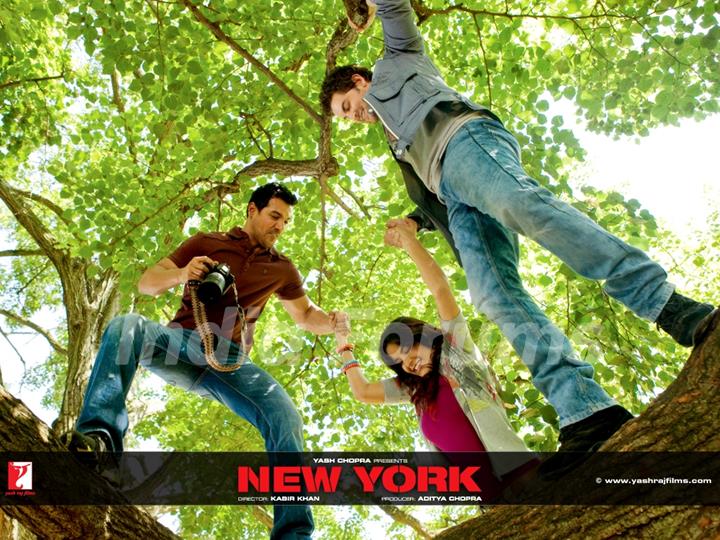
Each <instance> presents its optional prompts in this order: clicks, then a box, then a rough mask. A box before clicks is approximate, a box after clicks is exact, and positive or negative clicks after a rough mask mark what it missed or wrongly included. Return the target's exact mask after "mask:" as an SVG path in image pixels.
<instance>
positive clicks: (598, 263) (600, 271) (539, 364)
mask: <svg viewBox="0 0 720 540" xmlns="http://www.w3.org/2000/svg"><path fill="white" fill-rule="evenodd" d="M440 196H441V198H442V199H443V200H444V202H445V204H446V205H447V208H448V217H449V221H450V230H451V232H452V235H453V239H454V240H455V244H456V246H457V249H458V251H459V252H460V257H461V259H462V263H463V266H464V268H465V272H466V274H467V278H468V279H467V281H468V286H469V288H470V295H471V297H472V300H473V303H474V304H475V307H476V308H477V309H478V310H479V311H481V312H482V313H485V314H486V315H487V316H488V317H489V318H490V319H491V320H492V321H493V322H495V323H496V324H497V325H498V327H499V328H500V330H501V331H502V333H503V334H504V335H505V337H507V339H508V340H509V341H510V343H511V344H512V346H513V348H514V349H515V351H517V353H518V355H519V356H520V357H521V358H522V360H523V362H524V363H525V364H526V365H527V366H528V368H529V369H530V373H531V374H532V376H533V382H534V384H535V386H536V387H537V388H538V389H539V390H540V391H541V392H542V393H543V394H544V395H545V397H546V398H547V399H548V401H549V402H550V403H551V404H552V406H553V407H554V408H555V410H556V411H557V412H558V415H559V417H560V426H561V427H564V426H566V425H568V424H571V423H573V422H577V421H578V420H582V419H583V418H586V417H587V416H590V415H591V414H592V413H594V412H596V411H598V410H601V409H604V408H607V407H609V406H611V405H613V404H614V403H615V402H614V401H613V399H612V398H610V396H608V395H607V393H605V391H604V390H603V389H602V388H601V387H600V385H598V384H597V383H596V382H595V381H594V380H593V369H592V367H591V366H590V365H589V364H587V363H585V362H581V361H580V360H579V359H578V357H577V355H576V354H575V352H574V351H573V350H572V347H571V345H570V342H569V341H568V339H567V337H566V336H565V335H564V334H563V333H562V332H561V331H560V330H559V329H558V328H557V327H556V326H555V325H554V324H553V323H552V322H551V321H550V320H549V319H548V318H547V316H546V315H545V314H544V313H543V312H542V311H541V310H540V308H538V306H537V305H536V304H535V302H534V301H533V300H532V298H530V296H529V295H528V293H527V291H526V290H525V288H524V287H523V285H522V282H521V280H520V276H519V274H518V269H517V264H518V243H517V236H516V234H522V235H524V236H527V237H528V238H532V239H533V240H534V241H536V242H537V243H538V244H540V245H541V246H543V247H544V248H546V249H548V250H549V251H551V252H552V253H554V254H555V255H557V256H558V257H559V258H560V259H562V260H563V261H564V262H565V263H566V264H567V265H568V266H570V267H571V268H572V269H573V270H575V271H576V272H577V273H578V274H580V275H582V276H585V277H587V278H592V279H597V280H604V281H605V283H604V285H603V287H604V289H605V291H606V292H607V293H608V294H609V295H610V296H612V297H614V298H616V299H617V300H619V301H620V302H622V303H623V304H625V305H626V306H627V307H628V308H630V309H631V310H632V311H634V312H635V313H636V314H637V315H639V316H640V317H644V318H646V319H649V320H651V321H654V320H655V319H657V316H658V315H659V314H660V311H661V310H662V308H663V307H664V306H665V304H666V303H667V300H668V298H669V297H670V295H671V294H672V291H673V289H674V287H673V285H672V284H670V283H668V281H667V274H666V273H665V271H664V270H663V269H662V268H661V267H660V266H659V265H658V264H656V263H654V262H653V261H651V260H650V259H649V258H648V256H647V255H646V254H645V253H644V252H642V251H641V250H639V249H636V248H634V247H632V246H629V245H628V244H626V243H625V242H623V241H622V240H620V239H618V238H617V237H615V236H613V235H612V234H610V233H608V232H607V231H606V230H605V229H603V228H602V227H600V226H599V225H598V224H597V223H595V222H594V221H592V220H591V219H590V218H588V217H587V216H586V215H585V214H583V213H581V212H579V211H578V210H576V209H575V208H573V207H572V206H570V205H568V204H566V203H564V202H562V201H560V200H559V199H557V198H556V197H555V196H554V195H553V194H552V193H550V192H549V191H548V190H547V189H544V188H542V187H540V186H539V185H538V183H537V182H536V181H535V180H533V179H532V178H530V177H529V176H528V175H527V173H526V172H525V171H524V170H523V167H522V165H521V164H520V147H519V145H518V143H517V141H516V140H515V138H514V137H513V136H512V135H511V134H510V133H509V132H508V131H507V130H506V129H505V128H504V127H503V126H502V124H501V123H500V122H497V121H495V120H492V119H490V118H480V119H477V120H473V121H471V122H468V123H467V124H465V125H464V126H463V127H462V128H460V130H459V131H458V132H457V133H456V134H455V135H454V136H453V138H452V139H451V140H450V143H449V145H448V147H447V150H446V152H445V157H444V161H443V173H442V180H441V182H440Z"/></svg>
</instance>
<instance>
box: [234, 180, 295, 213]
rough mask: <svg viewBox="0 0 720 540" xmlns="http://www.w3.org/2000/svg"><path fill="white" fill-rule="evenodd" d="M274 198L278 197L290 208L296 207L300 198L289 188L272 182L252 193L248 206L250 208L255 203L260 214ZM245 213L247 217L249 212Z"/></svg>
mask: <svg viewBox="0 0 720 540" xmlns="http://www.w3.org/2000/svg"><path fill="white" fill-rule="evenodd" d="M273 197H277V198H278V199H280V200H281V201H284V202H286V203H287V204H289V205H290V206H294V205H295V204H297V202H298V198H297V197H296V196H295V195H293V194H292V193H291V192H290V190H288V188H286V187H285V186H281V185H280V184H278V183H276V182H270V183H269V184H265V185H264V186H260V187H259V188H257V189H256V190H255V191H253V192H252V195H250V200H249V201H248V206H250V203H255V208H257V209H258V212H259V211H260V210H262V209H263V208H265V207H266V206H267V205H268V204H269V203H270V199H272V198H273ZM245 213H246V215H247V214H248V213H249V212H248V211H247V210H246V212H245Z"/></svg>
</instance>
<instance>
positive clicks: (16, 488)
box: [7, 461, 33, 494]
mask: <svg viewBox="0 0 720 540" xmlns="http://www.w3.org/2000/svg"><path fill="white" fill-rule="evenodd" d="M32 465H33V464H32V461H8V482H7V483H8V485H7V487H8V492H16V493H17V492H28V491H32V488H33V471H32ZM17 494H20V493H17ZM24 494H27V493H24Z"/></svg>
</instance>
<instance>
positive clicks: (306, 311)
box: [280, 295, 349, 335]
mask: <svg viewBox="0 0 720 540" xmlns="http://www.w3.org/2000/svg"><path fill="white" fill-rule="evenodd" d="M280 303H281V304H282V305H283V307H284V308H285V311H287V312H288V314H289V315H290V317H291V318H292V320H293V321H295V323H296V324H297V325H298V326H299V327H300V328H302V329H303V330H307V331H308V332H312V333H313V334H317V335H323V334H332V333H333V332H336V331H337V330H338V328H337V322H338V321H337V317H336V316H337V312H335V311H331V312H330V313H326V312H325V311H324V310H323V309H321V308H319V307H318V306H316V305H315V304H314V303H313V301H312V300H310V298H308V296H307V295H305V296H301V297H300V298H296V299H294V300H283V299H281V300H280ZM343 324H346V323H343ZM348 331H349V329H348Z"/></svg>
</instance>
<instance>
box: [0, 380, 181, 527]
mask: <svg viewBox="0 0 720 540" xmlns="http://www.w3.org/2000/svg"><path fill="white" fill-rule="evenodd" d="M64 450H65V449H64V448H63V446H62V445H61V444H60V442H59V441H57V440H56V439H55V438H54V437H53V436H52V434H51V432H50V428H48V426H46V425H45V424H44V423H43V422H42V421H41V420H40V419H38V418H37V417H36V416H35V415H34V414H33V413H32V412H31V411H30V410H29V409H28V408H27V407H26V406H25V405H24V404H23V403H22V402H21V401H19V400H17V399H16V398H14V397H13V396H12V395H10V394H9V393H7V392H6V391H5V390H4V389H2V388H0V452H26V451H32V452H59V451H64ZM91 474H93V473H91V472H90V471H88V470H86V469H85V468H83V467H82V466H81V465H80V464H79V463H77V467H68V470H58V471H55V474H54V476H53V478H52V480H53V481H58V482H60V481H62V483H64V484H67V483H71V482H72V480H70V481H69V482H68V480H67V479H68V478H69V479H76V478H79V477H82V476H87V475H91ZM93 485H94V487H97V489H98V490H101V491H105V490H108V492H112V491H113V490H112V488H111V487H110V485H109V484H106V483H105V481H104V480H102V479H101V478H100V477H98V478H97V483H96V484H93ZM2 510H3V511H4V512H5V513H6V514H7V515H8V516H10V517H11V518H14V519H16V520H17V521H19V522H20V523H21V524H22V525H23V526H24V527H25V528H26V529H28V530H29V531H30V532H32V533H34V534H35V535H37V537H38V538H53V539H54V538H65V539H71V538H77V539H82V540H88V539H95V538H123V539H126V540H133V539H137V540H148V539H162V540H164V539H168V540H170V539H174V538H177V536H175V535H174V534H173V533H172V532H171V531H170V530H169V529H167V528H165V527H164V526H163V525H161V524H160V523H158V522H157V521H155V520H154V519H153V518H152V517H151V516H150V515H149V514H147V513H146V512H145V511H144V510H142V509H141V508H138V507H136V506H131V505H124V506H122V505H117V506H39V505H38V506H33V505H24V506H19V505H18V506H13V505H7V504H6V505H3V507H2ZM6 522H7V520H3V521H2V522H0V526H3V527H4V526H5V523H6Z"/></svg>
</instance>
